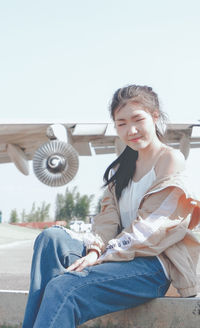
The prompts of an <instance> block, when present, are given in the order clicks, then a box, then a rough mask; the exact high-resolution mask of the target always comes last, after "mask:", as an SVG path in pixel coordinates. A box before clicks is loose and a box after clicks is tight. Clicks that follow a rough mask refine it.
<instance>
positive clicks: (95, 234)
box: [86, 186, 121, 254]
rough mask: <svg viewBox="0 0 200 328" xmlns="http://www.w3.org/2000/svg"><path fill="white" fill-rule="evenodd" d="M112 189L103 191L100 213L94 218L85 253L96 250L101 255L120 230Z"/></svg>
mask: <svg viewBox="0 0 200 328" xmlns="http://www.w3.org/2000/svg"><path fill="white" fill-rule="evenodd" d="M114 192H115V191H114V188H111V187H110V186H109V187H108V188H107V189H106V190H105V192H104V194H103V198H102V201H101V211H100V213H99V214H97V215H96V216H95V217H94V220H93V224H92V234H91V235H90V240H89V242H88V243H86V244H87V251H88V250H90V249H96V250H97V251H98V252H99V254H101V253H103V252H104V251H105V249H106V246H107V244H108V242H109V240H111V239H113V238H116V236H117V235H118V233H119V231H120V230H121V221H120V215H119V211H118V207H117V206H116V200H115V196H114Z"/></svg>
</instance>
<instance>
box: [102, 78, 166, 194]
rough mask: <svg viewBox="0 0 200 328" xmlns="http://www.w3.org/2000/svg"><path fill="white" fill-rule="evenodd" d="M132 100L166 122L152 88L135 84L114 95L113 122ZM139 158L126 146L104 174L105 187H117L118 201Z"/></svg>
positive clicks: (161, 136) (158, 134) (112, 103)
mask: <svg viewBox="0 0 200 328" xmlns="http://www.w3.org/2000/svg"><path fill="white" fill-rule="evenodd" d="M130 100H131V101H134V103H138V104H142V105H143V106H144V108H146V109H147V110H148V111H149V113H150V114H151V113H153V112H154V111H155V110H156V111H157V112H158V114H159V122H160V123H163V122H165V121H166V115H165V114H164V113H163V112H162V111H161V110H160V105H159V100H158V96H157V94H156V93H155V92H154V91H153V90H152V88H151V87H148V86H140V85H135V84H133V85H129V86H127V87H124V88H120V89H118V90H117V91H116V92H115V93H114V95H113V98H112V101H111V104H110V114H111V117H112V118H113V120H114V114H115V111H116V109H120V108H122V107H123V106H125V105H126V104H127V102H128V101H130ZM155 128H156V134H157V137H158V138H159V139H160V140H161V141H163V140H164V138H163V132H162V131H161V130H160V129H159V128H158V126H157V125H156V127H155ZM137 158H138V152H137V151H136V150H133V149H132V148H130V147H128V146H126V148H125V150H124V151H123V152H122V153H121V154H120V155H119V157H118V158H117V159H116V160H115V161H114V162H112V163H111V164H110V165H109V166H108V168H107V169H106V171H105V173H104V176H103V179H104V182H105V184H104V186H107V185H111V187H114V186H115V193H116V197H117V199H118V200H119V199H120V197H121V193H122V191H123V189H124V188H125V187H127V186H128V184H129V181H131V180H132V179H133V176H134V173H135V170H136V161H137Z"/></svg>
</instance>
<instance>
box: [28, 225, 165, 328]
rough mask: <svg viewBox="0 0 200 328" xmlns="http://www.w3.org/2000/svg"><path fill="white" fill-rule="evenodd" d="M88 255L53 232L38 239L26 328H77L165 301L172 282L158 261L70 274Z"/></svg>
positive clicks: (78, 244)
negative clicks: (77, 261) (74, 265)
mask: <svg viewBox="0 0 200 328" xmlns="http://www.w3.org/2000/svg"><path fill="white" fill-rule="evenodd" d="M84 255H85V246H84V244H83V242H82V241H80V240H77V239H74V238H72V237H71V236H70V235H69V234H68V233H67V232H66V230H64V229H62V228H59V227H52V228H49V229H46V230H44V231H43V232H42V233H41V234H40V235H39V236H38V237H37V239H36V241H35V245H34V254H33V260H32V268H31V284H30V290H29V297H28V301H27V306H26V311H25V316H24V322H23V326H22V327H23V328H32V327H34V328H73V327H76V326H77V325H79V324H82V323H84V322H86V321H87V320H90V319H92V318H95V317H98V316H101V315H104V314H107V313H110V312H115V311H119V310H123V309H127V308H131V307H135V306H138V305H140V304H142V303H145V302H147V301H149V300H151V299H153V298H156V297H161V296H164V295H165V293H166V291H167V289H168V288H169V285H170V281H169V280H168V279H167V278H166V276H165V274H164V271H163V268H162V266H161V264H160V262H159V260H158V259H157V257H137V258H135V259H134V260H132V261H127V262H107V263H102V264H99V265H95V266H91V267H87V268H85V269H84V270H83V271H82V272H75V271H74V272H66V268H67V267H68V266H69V265H70V264H72V263H73V262H74V261H75V260H76V259H78V258H80V257H82V256H84Z"/></svg>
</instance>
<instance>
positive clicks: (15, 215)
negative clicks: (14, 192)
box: [10, 209, 19, 223]
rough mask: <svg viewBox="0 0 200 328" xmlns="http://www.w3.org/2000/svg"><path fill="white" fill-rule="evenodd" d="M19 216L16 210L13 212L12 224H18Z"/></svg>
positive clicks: (11, 215) (11, 216)
mask: <svg viewBox="0 0 200 328" xmlns="http://www.w3.org/2000/svg"><path fill="white" fill-rule="evenodd" d="M18 220H19V219H18V214H17V210H16V209H14V210H12V211H11V213H10V223H16V222H18Z"/></svg>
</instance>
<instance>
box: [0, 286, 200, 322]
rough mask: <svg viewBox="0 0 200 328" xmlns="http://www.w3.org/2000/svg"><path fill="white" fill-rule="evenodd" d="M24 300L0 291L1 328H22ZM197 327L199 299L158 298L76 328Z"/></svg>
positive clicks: (23, 295) (19, 294)
mask: <svg viewBox="0 0 200 328" xmlns="http://www.w3.org/2000/svg"><path fill="white" fill-rule="evenodd" d="M27 296H28V292H27V291H11V290H0V327H2V326H3V325H5V326H8V327H15V328H17V327H21V323H22V320H23V315H24V309H25V305H26V301H27ZM199 325H200V295H198V297H195V298H173V297H164V298H157V299H154V300H152V301H150V302H148V303H146V304H143V305H141V306H138V307H137V308H134V309H129V310H124V311H120V312H115V313H111V314H108V315H105V316H103V317H99V318H96V319H93V320H90V321H88V322H87V323H85V324H83V325H81V326H79V327H82V328H83V327H96V328H97V327H99V328H107V327H109V328H111V327H113V328H114V327H115V328H122V327H123V328H199ZM58 328H59V327H58Z"/></svg>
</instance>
